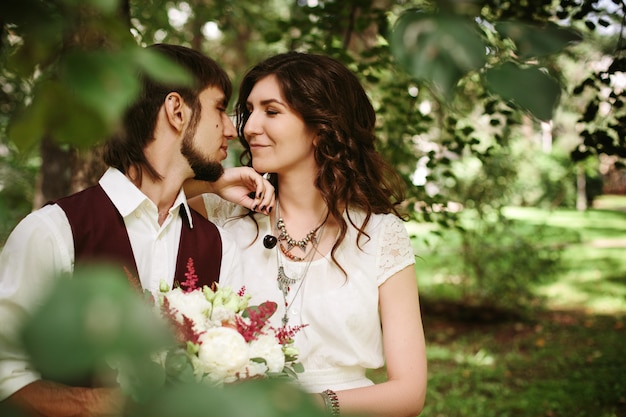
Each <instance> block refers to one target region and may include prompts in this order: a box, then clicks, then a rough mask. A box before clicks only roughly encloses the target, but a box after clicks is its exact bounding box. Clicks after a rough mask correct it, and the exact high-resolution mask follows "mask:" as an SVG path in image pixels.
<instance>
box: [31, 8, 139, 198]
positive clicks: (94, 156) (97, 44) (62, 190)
mask: <svg viewBox="0 0 626 417" xmlns="http://www.w3.org/2000/svg"><path fill="white" fill-rule="evenodd" d="M119 7H120V8H119V12H118V13H119V16H120V19H121V20H122V21H123V22H124V23H125V24H126V25H127V26H128V27H129V28H130V3H129V0H122V1H120V6H119ZM82 12H83V13H93V12H92V11H89V10H87V9H84V10H82ZM83 17H84V16H83ZM89 26H90V25H89V24H80V25H78V29H77V30H76V32H75V33H73V34H72V35H69V36H68V37H67V38H66V40H65V44H66V45H65V46H66V47H67V48H68V49H71V48H75V47H82V46H85V45H87V46H89V47H90V48H105V47H107V45H108V44H109V41H108V39H107V36H108V34H107V33H102V32H96V31H94V30H93V29H92V28H90V27H89ZM40 152H41V167H40V169H39V177H38V180H37V184H36V189H35V196H34V198H33V208H35V209H37V208H39V207H41V206H42V205H44V204H46V203H47V202H48V201H53V200H56V199H58V198H61V197H63V196H66V195H69V194H72V193H75V192H78V191H81V190H83V189H85V188H86V187H89V186H91V185H93V184H96V183H97V182H98V179H99V178H100V176H101V175H102V174H103V173H104V170H105V169H106V166H105V165H104V162H103V161H102V152H101V148H90V149H86V150H82V151H79V150H77V149H74V148H71V147H70V146H68V145H59V144H58V143H56V142H55V141H53V140H52V138H50V137H44V139H43V140H42V142H41V147H40Z"/></svg>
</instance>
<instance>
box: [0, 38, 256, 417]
mask: <svg viewBox="0 0 626 417" xmlns="http://www.w3.org/2000/svg"><path fill="white" fill-rule="evenodd" d="M150 48H151V49H152V50H154V51H155V52H158V53H161V54H163V55H164V56H166V57H169V58H170V59H172V60H174V61H175V62H177V63H178V64H180V65H181V66H182V67H184V68H185V69H187V70H188V71H189V72H190V73H191V74H192V75H193V78H194V80H195V84H194V85H193V86H192V87H186V86H166V85H161V84H158V83H156V82H154V81H152V80H151V79H149V78H147V77H144V78H142V83H143V91H142V92H141V94H140V96H139V98H138V99H137V101H136V102H135V103H134V104H133V105H132V106H131V107H130V108H129V109H128V111H127V113H126V116H125V118H124V123H123V127H124V132H123V133H121V134H120V135H117V136H116V137H115V138H112V139H111V140H110V141H109V143H107V145H106V147H105V152H104V160H105V162H106V163H107V164H108V165H109V169H108V170H107V171H106V173H105V174H104V175H103V176H102V178H101V179H100V181H99V184H98V185H96V186H94V187H90V188H88V189H87V190H84V191H82V192H80V193H77V194H74V195H72V196H69V197H65V198H62V199H60V200H59V201H57V202H56V203H55V204H50V205H47V206H45V207H43V208H42V209H40V210H37V211H35V212H33V213H31V214H30V215H28V216H27V217H26V218H25V219H24V220H22V222H20V224H19V225H18V226H17V227H16V228H15V230H14V231H13V232H12V234H11V236H10V237H9V239H8V240H7V243H6V245H5V247H4V249H3V252H2V254H0V323H2V325H1V327H0V400H4V399H7V398H8V399H9V401H11V402H14V403H16V404H19V405H21V406H23V407H24V408H25V409H27V410H29V411H31V412H32V413H33V414H35V415H44V416H51V417H52V416H88V417H93V416H102V415H109V414H110V413H113V412H115V410H116V409H117V408H119V406H120V405H119V402H118V392H117V391H116V390H113V389H107V388H90V387H75V386H68V385H63V384H60V383H56V382H52V381H46V380H42V379H40V378H41V377H40V375H38V374H37V372H36V371H35V370H33V369H31V367H30V366H29V363H28V358H27V357H25V355H24V353H23V352H21V351H20V349H19V347H18V346H17V344H16V338H17V334H18V329H19V326H20V324H21V322H22V320H23V318H25V317H27V316H28V315H29V312H30V311H32V309H33V308H34V307H35V306H36V305H37V303H38V302H39V301H40V300H41V298H42V297H43V295H44V294H43V292H44V288H48V287H50V286H51V285H52V283H51V282H50V281H52V279H51V277H56V276H58V275H59V273H63V272H71V271H72V270H73V267H74V263H75V262H76V263H78V262H82V261H90V260H100V261H103V260H106V261H113V262H116V263H117V264H119V265H120V267H124V268H125V269H126V271H127V273H128V275H129V277H135V278H136V279H138V281H139V282H140V284H141V286H142V287H143V288H144V289H147V290H149V291H153V292H154V291H157V290H158V288H159V285H160V282H161V281H165V282H167V283H168V284H169V285H175V283H176V281H178V282H182V281H183V280H184V273H185V272H186V270H185V266H186V262H187V260H188V259H189V258H193V259H194V266H195V269H196V273H197V275H198V277H199V278H200V279H201V280H202V279H204V281H203V282H200V283H199V284H210V283H212V282H215V281H217V280H218V279H219V276H220V275H221V276H225V275H226V274H233V273H238V271H239V252H238V249H237V247H236V245H235V243H234V241H233V240H232V239H230V238H229V237H228V236H227V235H225V234H224V232H223V231H222V230H221V229H218V228H217V227H216V226H215V225H213V224H212V223H210V222H209V221H207V220H206V219H204V218H203V217H201V216H200V215H198V214H197V213H196V212H194V211H192V210H190V208H189V206H188V205H187V201H186V198H185V193H184V192H183V188H182V185H183V183H184V182H185V180H188V179H192V178H196V179H201V180H205V181H213V182H215V181H216V180H218V179H219V178H220V176H222V174H223V168H222V166H221V163H220V162H221V161H222V160H224V159H225V158H226V153H227V147H228V140H230V139H233V138H234V137H235V136H236V130H235V127H234V125H233V123H232V121H231V120H230V118H229V117H228V115H227V114H226V113H225V110H226V106H227V104H228V100H229V99H230V95H231V91H232V87H231V83H230V80H229V78H228V76H227V75H226V73H225V72H224V70H223V69H222V68H221V67H219V65H218V64H217V63H216V62H215V61H213V60H212V59H210V58H208V57H206V56H204V55H202V54H200V53H199V52H196V51H194V50H191V49H188V48H184V47H181V46H174V45H164V44H159V45H153V46H151V47H150ZM236 176H237V179H238V180H241V182H240V184H239V185H234V184H233V183H228V181H226V180H224V179H223V177H222V179H220V184H221V183H224V184H222V185H224V187H225V188H229V187H230V191H226V194H228V193H229V192H230V195H231V197H232V196H233V193H234V192H239V193H240V194H242V195H241V196H240V197H233V199H235V200H238V201H239V203H240V204H245V205H247V206H249V207H252V206H257V205H259V203H260V202H263V201H265V200H262V199H261V197H259V198H256V196H259V195H260V194H261V193H262V191H264V190H265V188H263V180H262V178H261V177H260V176H259V175H258V174H256V173H254V172H253V171H252V170H248V171H243V173H241V171H240V173H239V174H237V175H236ZM226 177H227V179H228V178H230V179H232V177H233V175H232V174H229V175H226ZM242 183H246V185H245V186H244V185H242ZM248 188H250V189H251V190H252V191H255V193H256V196H254V197H255V198H249V197H246V194H247V193H248V192H249V191H250V190H248Z"/></svg>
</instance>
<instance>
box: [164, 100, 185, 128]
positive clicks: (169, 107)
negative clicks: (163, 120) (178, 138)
mask: <svg viewBox="0 0 626 417" xmlns="http://www.w3.org/2000/svg"><path fill="white" fill-rule="evenodd" d="M163 107H164V109H165V115H166V117H167V121H168V122H169V124H170V125H171V126H172V128H173V129H175V130H177V131H179V132H182V131H183V129H184V126H185V123H186V121H187V115H188V108H187V105H186V104H185V101H184V100H183V98H182V97H181V96H180V94H178V93H176V92H171V93H169V94H168V95H167V97H165V102H164V103H163Z"/></svg>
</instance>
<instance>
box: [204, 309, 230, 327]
mask: <svg viewBox="0 0 626 417" xmlns="http://www.w3.org/2000/svg"><path fill="white" fill-rule="evenodd" d="M235 316H236V314H235V312H234V311H233V310H230V309H228V308H226V307H223V306H214V307H213V311H212V312H211V316H210V317H211V321H212V322H213V325H214V326H220V325H221V324H222V323H224V322H228V323H234V322H235Z"/></svg>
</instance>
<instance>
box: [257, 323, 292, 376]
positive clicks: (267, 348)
mask: <svg viewBox="0 0 626 417" xmlns="http://www.w3.org/2000/svg"><path fill="white" fill-rule="evenodd" d="M250 357H251V358H263V359H265V361H266V362H267V367H268V369H269V371H270V372H280V371H282V370H283V367H284V366H285V354H284V353H283V349H282V347H281V345H280V344H279V343H278V339H276V336H274V334H273V333H272V332H269V334H263V335H260V336H259V337H257V338H256V339H255V340H253V341H251V342H250Z"/></svg>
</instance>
